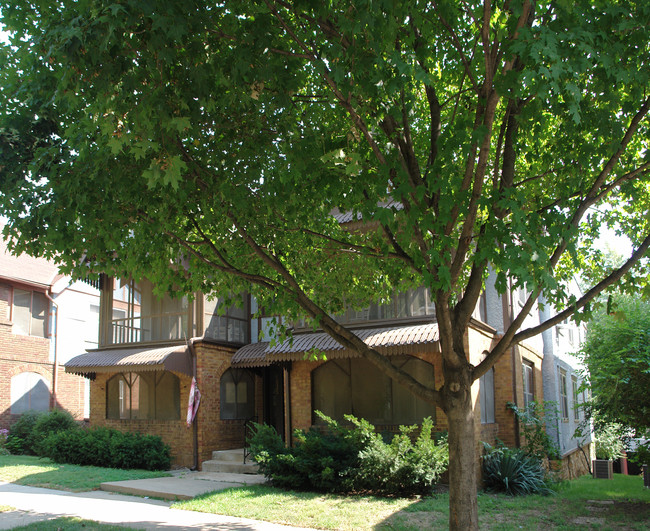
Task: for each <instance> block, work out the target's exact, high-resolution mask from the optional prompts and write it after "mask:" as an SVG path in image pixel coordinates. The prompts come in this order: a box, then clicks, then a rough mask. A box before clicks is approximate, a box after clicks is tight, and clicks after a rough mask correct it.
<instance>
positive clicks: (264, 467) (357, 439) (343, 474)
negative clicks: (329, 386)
mask: <svg viewBox="0 0 650 531" xmlns="http://www.w3.org/2000/svg"><path fill="white" fill-rule="evenodd" d="M317 414H318V415H319V416H320V417H321V418H322V419H323V420H324V421H325V423H326V425H327V428H326V429H324V430H318V429H313V428H312V429H310V430H309V431H307V432H301V431H298V430H297V431H296V432H295V433H294V439H295V441H296V444H295V445H294V446H293V447H292V448H286V447H285V446H284V443H283V442H282V439H281V438H280V436H279V435H278V434H277V433H276V432H275V430H274V429H273V428H271V427H269V426H263V425H259V424H258V425H256V426H255V430H254V435H253V436H252V437H251V439H250V445H251V454H252V455H253V458H254V459H255V461H257V463H258V464H259V465H260V472H262V473H263V474H264V475H265V476H266V477H267V478H269V479H270V480H271V481H273V483H274V484H275V485H276V486H278V487H283V488H293V489H309V490H316V491H325V492H354V491H369V492H373V493H376V494H382V495H395V494H399V495H403V496H410V495H413V494H416V493H426V492H429V491H430V490H431V487H432V486H433V484H434V483H435V482H436V481H438V479H439V478H440V475H441V474H442V473H443V472H444V471H445V470H446V468H447V463H448V460H449V457H448V448H447V445H446V442H443V444H440V445H436V443H435V441H434V440H433V439H432V435H431V434H432V429H433V423H432V422H431V420H430V419H425V421H424V422H423V425H422V429H421V432H420V435H419V436H418V437H417V439H416V440H415V444H414V443H413V442H412V440H411V436H412V434H413V432H414V430H415V429H416V427H415V426H411V427H404V426H402V427H400V433H399V434H398V435H397V436H395V437H394V438H393V439H392V441H391V442H389V443H386V442H384V441H383V440H382V438H381V436H380V435H378V434H376V433H375V429H374V427H373V426H372V424H370V423H369V422H367V421H365V420H359V419H356V418H355V417H353V416H351V415H350V416H346V420H347V421H349V422H350V423H351V424H352V427H345V426H341V425H340V424H339V423H338V422H336V421H334V420H332V419H330V418H329V417H327V416H325V415H323V414H322V413H320V412H317Z"/></svg>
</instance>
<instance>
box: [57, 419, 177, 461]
mask: <svg viewBox="0 0 650 531" xmlns="http://www.w3.org/2000/svg"><path fill="white" fill-rule="evenodd" d="M44 447H45V448H47V454H46V456H47V457H49V458H50V459H52V460H53V461H55V462H56V463H70V464H75V465H94V466H103V467H110V468H123V469H134V468H138V469H144V470H168V469H169V467H170V465H171V452H170V448H169V446H168V445H166V444H165V443H163V441H162V439H161V438H160V437H158V436H157V435H142V434H139V433H128V432H127V433H123V432H121V431H118V430H113V429H110V428H96V429H88V430H87V429H81V428H79V429H76V430H68V431H61V432H58V433H52V434H51V435H50V436H49V437H47V439H46V441H45V444H44Z"/></svg>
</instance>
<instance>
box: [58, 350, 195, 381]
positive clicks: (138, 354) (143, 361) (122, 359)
mask: <svg viewBox="0 0 650 531" xmlns="http://www.w3.org/2000/svg"><path fill="white" fill-rule="evenodd" d="M121 371H133V372H135V371H174V372H180V373H183V374H187V375H188V376H192V363H191V358H190V353H189V350H188V348H187V346H186V345H176V346H172V347H160V348H151V347H148V348H147V347H145V348H143V347H140V348H125V349H106V350H94V351H91V352H88V353H87V354H81V355H79V356H76V357H74V358H72V359H71V360H69V361H68V362H67V363H66V364H65V372H71V373H73V374H81V375H83V376H91V375H92V374H94V373H98V372H121Z"/></svg>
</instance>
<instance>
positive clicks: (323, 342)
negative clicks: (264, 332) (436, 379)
mask: <svg viewBox="0 0 650 531" xmlns="http://www.w3.org/2000/svg"><path fill="white" fill-rule="evenodd" d="M353 332H354V333H355V334H356V336H357V337H358V338H359V339H361V340H362V341H363V342H364V343H365V344H366V345H368V346H369V347H372V348H375V349H377V350H378V351H379V352H381V353H382V354H386V355H398V354H409V353H415V352H417V351H422V350H430V349H433V348H436V346H435V344H436V343H437V342H438V339H439V336H438V324H437V323H426V324H418V325H408V326H391V327H386V328H363V329H359V330H353ZM313 349H317V350H319V351H320V352H322V353H323V354H325V355H326V356H327V359H334V358H353V357H358V356H359V355H358V354H357V353H356V352H354V351H352V350H350V349H347V348H345V347H344V346H343V345H341V344H340V343H338V342H337V341H335V340H334V339H332V338H331V337H330V336H329V335H327V334H326V333H324V332H314V333H305V334H295V335H294V336H293V338H292V339H287V340H285V341H283V342H282V343H280V344H276V345H274V346H271V345H270V343H268V342H261V343H253V344H251V345H246V346H245V347H242V348H240V349H239V350H238V351H237V352H235V354H234V355H233V357H232V360H231V363H232V365H233V367H265V366H268V365H271V364H272V363H274V362H279V361H298V360H303V359H305V354H306V353H307V352H309V351H310V350H313Z"/></svg>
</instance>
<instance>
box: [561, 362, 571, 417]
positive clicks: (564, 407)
mask: <svg viewBox="0 0 650 531" xmlns="http://www.w3.org/2000/svg"><path fill="white" fill-rule="evenodd" d="M566 384H567V382H566V371H565V370H564V369H560V370H559V386H560V410H561V413H562V420H569V397H568V396H567V388H566V387H567V385H566Z"/></svg>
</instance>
